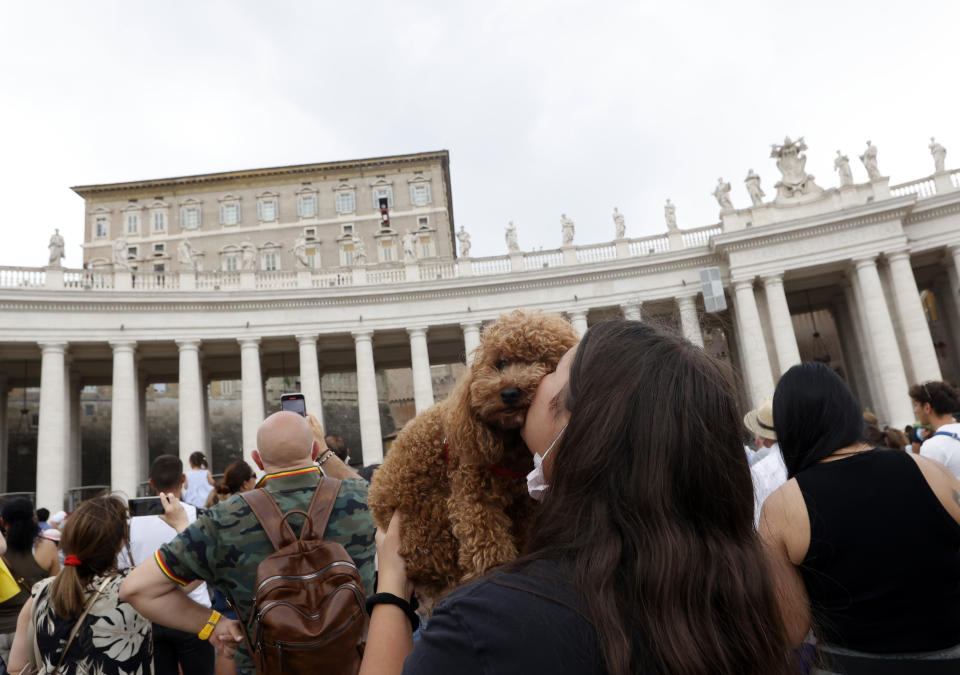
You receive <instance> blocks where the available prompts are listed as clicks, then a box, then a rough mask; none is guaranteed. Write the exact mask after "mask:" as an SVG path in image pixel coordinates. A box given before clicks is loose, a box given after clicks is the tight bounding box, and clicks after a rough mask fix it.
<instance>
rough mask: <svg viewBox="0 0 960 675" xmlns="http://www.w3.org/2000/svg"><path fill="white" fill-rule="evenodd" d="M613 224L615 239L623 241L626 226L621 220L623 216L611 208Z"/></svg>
mask: <svg viewBox="0 0 960 675" xmlns="http://www.w3.org/2000/svg"><path fill="white" fill-rule="evenodd" d="M613 224H614V226H615V227H616V228H617V239H625V238H626V236H627V224H626V222H625V221H624V220H623V214H622V213H620V212H619V211H617V207H616V206H614V207H613Z"/></svg>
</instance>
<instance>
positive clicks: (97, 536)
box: [7, 496, 153, 675]
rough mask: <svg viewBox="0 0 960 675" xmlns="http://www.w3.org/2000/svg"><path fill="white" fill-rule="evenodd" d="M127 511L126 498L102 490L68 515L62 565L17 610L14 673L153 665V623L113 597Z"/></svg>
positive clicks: (115, 671) (67, 674)
mask: <svg viewBox="0 0 960 675" xmlns="http://www.w3.org/2000/svg"><path fill="white" fill-rule="evenodd" d="M127 518H128V513H127V507H126V504H125V503H124V502H123V500H121V499H119V498H118V497H114V496H105V497H97V498H94V499H90V500H88V501H85V502H83V503H82V504H81V505H80V506H79V508H77V510H76V511H75V512H74V513H73V514H71V516H70V517H69V518H68V519H67V521H66V524H65V526H64V529H63V535H62V538H61V544H62V546H63V550H64V553H65V554H66V558H64V566H63V570H62V571H61V572H60V574H59V575H57V577H56V578H54V579H46V580H44V581H41V582H40V583H38V584H37V585H36V586H34V588H33V593H32V594H31V598H30V599H29V600H28V601H27V602H26V604H25V605H24V606H23V609H22V610H21V612H20V617H19V619H18V621H17V636H16V639H15V640H14V643H13V649H12V650H11V652H10V661H9V665H8V668H7V670H8V671H9V672H10V673H11V675H18V673H20V671H22V670H23V669H24V668H26V667H27V666H28V665H29V666H34V667H37V668H39V670H40V672H54V671H56V672H58V673H59V674H60V675H74V673H87V672H96V673H103V674H104V675H119V674H120V673H133V672H143V673H146V672H151V670H152V665H153V642H152V639H151V632H150V622H149V621H147V620H146V619H144V618H143V617H142V616H140V615H139V614H138V613H137V611H136V610H135V609H133V607H131V606H130V605H128V604H126V603H124V602H120V600H119V597H118V592H119V589H120V582H121V581H122V580H123V577H124V576H125V574H124V573H121V572H118V571H117V555H118V554H119V553H120V550H121V548H122V547H123V546H124V545H125V544H126V541H127V535H128V525H127ZM37 656H39V662H37V661H38V659H37ZM58 664H59V665H58Z"/></svg>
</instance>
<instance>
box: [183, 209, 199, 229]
mask: <svg viewBox="0 0 960 675" xmlns="http://www.w3.org/2000/svg"><path fill="white" fill-rule="evenodd" d="M180 227H181V228H182V229H184V230H196V229H197V228H199V227H200V207H199V206H183V207H181V208H180Z"/></svg>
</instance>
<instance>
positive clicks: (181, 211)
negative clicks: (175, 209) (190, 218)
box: [180, 206, 187, 230]
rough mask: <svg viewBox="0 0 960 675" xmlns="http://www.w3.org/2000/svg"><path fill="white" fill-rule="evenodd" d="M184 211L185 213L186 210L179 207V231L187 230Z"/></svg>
mask: <svg viewBox="0 0 960 675" xmlns="http://www.w3.org/2000/svg"><path fill="white" fill-rule="evenodd" d="M185 211H186V209H185V208H183V207H182V206H181V207H180V229H181V230H186V229H187V228H186V220H184V212H185Z"/></svg>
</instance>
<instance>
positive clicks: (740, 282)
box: [730, 277, 754, 291]
mask: <svg viewBox="0 0 960 675" xmlns="http://www.w3.org/2000/svg"><path fill="white" fill-rule="evenodd" d="M753 279H754V278H753V277H749V278H747V279H731V280H730V285H731V286H733V290H734V291H739V290H741V289H743V288H749V289H750V290H751V291H752V290H753Z"/></svg>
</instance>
